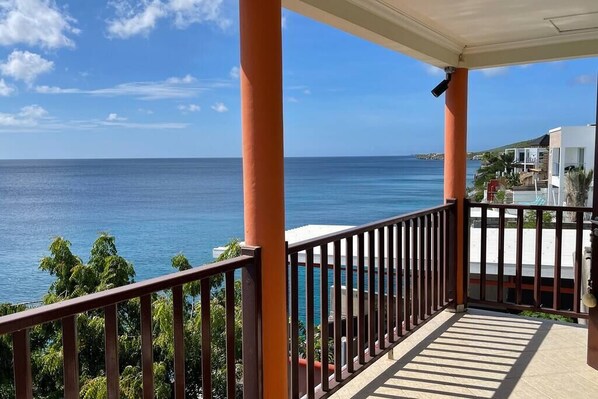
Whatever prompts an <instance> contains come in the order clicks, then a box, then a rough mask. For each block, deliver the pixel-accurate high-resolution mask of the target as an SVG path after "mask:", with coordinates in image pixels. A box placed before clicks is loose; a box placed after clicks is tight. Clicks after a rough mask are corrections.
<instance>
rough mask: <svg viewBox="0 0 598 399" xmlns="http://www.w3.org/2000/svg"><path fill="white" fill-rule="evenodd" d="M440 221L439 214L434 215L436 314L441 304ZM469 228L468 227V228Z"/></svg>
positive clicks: (434, 298) (434, 292)
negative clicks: (439, 302)
mask: <svg viewBox="0 0 598 399" xmlns="http://www.w3.org/2000/svg"><path fill="white" fill-rule="evenodd" d="M439 219H440V215H439V214H438V213H434V219H433V220H434V221H433V223H434V232H433V233H432V238H433V241H434V245H433V246H432V252H433V253H432V259H433V262H434V263H432V265H433V267H434V271H433V272H432V274H433V276H434V283H433V285H432V287H433V288H432V304H433V305H432V310H433V311H434V312H436V311H437V310H438V307H439V304H438V301H439V296H438V294H439V292H440V276H439V268H440V267H439V265H440V259H439V257H438V254H440V253H441V252H440V240H439V239H438V232H439V228H438V220H439ZM466 228H467V226H466Z"/></svg>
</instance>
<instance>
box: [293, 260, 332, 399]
mask: <svg viewBox="0 0 598 399" xmlns="http://www.w3.org/2000/svg"><path fill="white" fill-rule="evenodd" d="M290 258H291V270H290V274H289V277H290V292H289V300H290V306H291V326H290V327H291V331H290V332H291V387H290V388H291V398H298V397H299V254H298V253H292V254H291V256H290ZM322 270H325V269H322Z"/></svg>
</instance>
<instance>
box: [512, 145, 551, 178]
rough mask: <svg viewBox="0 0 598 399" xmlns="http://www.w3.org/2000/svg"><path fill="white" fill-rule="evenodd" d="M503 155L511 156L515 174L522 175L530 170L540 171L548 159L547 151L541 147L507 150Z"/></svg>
mask: <svg viewBox="0 0 598 399" xmlns="http://www.w3.org/2000/svg"><path fill="white" fill-rule="evenodd" d="M505 154H513V160H514V162H515V164H516V166H515V172H516V173H522V172H528V171H530V170H531V169H535V170H539V169H542V166H543V164H544V163H545V158H546V157H548V149H546V148H543V147H533V148H530V147H528V148H507V149H506V150H505Z"/></svg>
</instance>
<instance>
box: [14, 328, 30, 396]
mask: <svg viewBox="0 0 598 399" xmlns="http://www.w3.org/2000/svg"><path fill="white" fill-rule="evenodd" d="M12 357H13V365H14V368H13V372H14V383H15V394H16V396H15V397H16V398H19V399H20V398H23V399H33V382H32V378H31V349H30V343H29V330H28V329H25V330H19V331H15V332H13V333H12Z"/></svg>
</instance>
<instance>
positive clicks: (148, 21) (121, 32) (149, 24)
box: [108, 0, 166, 39]
mask: <svg viewBox="0 0 598 399" xmlns="http://www.w3.org/2000/svg"><path fill="white" fill-rule="evenodd" d="M124 5H125V3H124V2H121V3H119V6H120V7H124ZM118 9H119V8H117V10H118ZM120 9H123V8H120ZM126 15H127V16H121V17H120V18H118V19H114V20H111V21H108V36H109V37H115V38H119V39H126V38H128V37H131V36H135V35H142V36H147V35H148V34H149V33H150V32H151V31H152V30H153V29H154V27H155V26H156V23H157V22H158V20H159V19H160V18H162V17H164V16H165V15H166V10H165V9H164V7H163V4H162V2H160V1H157V0H156V1H152V2H151V3H148V4H145V7H144V8H143V9H142V10H140V11H139V12H135V11H134V10H129V11H127V12H126Z"/></svg>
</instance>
